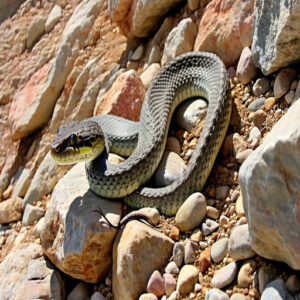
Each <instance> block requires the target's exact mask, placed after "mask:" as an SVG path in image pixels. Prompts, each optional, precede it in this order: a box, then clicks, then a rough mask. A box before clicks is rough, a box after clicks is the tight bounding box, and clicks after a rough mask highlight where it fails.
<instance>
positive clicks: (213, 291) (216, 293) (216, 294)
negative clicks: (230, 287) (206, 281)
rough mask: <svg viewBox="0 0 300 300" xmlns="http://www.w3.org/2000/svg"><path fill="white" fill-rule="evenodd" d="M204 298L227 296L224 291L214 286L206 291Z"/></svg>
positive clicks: (220, 299) (217, 299) (225, 298)
mask: <svg viewBox="0 0 300 300" xmlns="http://www.w3.org/2000/svg"><path fill="white" fill-rule="evenodd" d="M205 300H229V297H228V295H227V294H226V293H225V292H223V291H221V290H219V289H216V288H215V289H211V290H209V291H208V292H207V293H206V295H205Z"/></svg>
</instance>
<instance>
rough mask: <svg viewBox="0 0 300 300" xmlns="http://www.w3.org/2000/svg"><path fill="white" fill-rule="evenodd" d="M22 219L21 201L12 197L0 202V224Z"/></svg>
mask: <svg viewBox="0 0 300 300" xmlns="http://www.w3.org/2000/svg"><path fill="white" fill-rule="evenodd" d="M21 219H22V199H21V198H19V197H13V198H10V199H7V200H5V201H2V202H0V224H5V223H10V222H15V221H19V220H21Z"/></svg>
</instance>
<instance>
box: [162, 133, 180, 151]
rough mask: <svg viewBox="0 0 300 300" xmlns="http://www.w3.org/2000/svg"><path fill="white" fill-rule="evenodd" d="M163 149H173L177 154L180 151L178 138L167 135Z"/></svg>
mask: <svg viewBox="0 0 300 300" xmlns="http://www.w3.org/2000/svg"><path fill="white" fill-rule="evenodd" d="M165 150H169V151H173V152H175V153H177V154H178V155H179V154H180V152H181V146H180V143H179V141H178V139H177V138H175V137H173V136H171V137H168V139H167V144H166V148H165Z"/></svg>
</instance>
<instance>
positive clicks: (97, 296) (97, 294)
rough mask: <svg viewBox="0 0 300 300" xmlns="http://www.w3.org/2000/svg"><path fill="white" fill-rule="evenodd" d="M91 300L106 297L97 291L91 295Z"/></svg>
mask: <svg viewBox="0 0 300 300" xmlns="http://www.w3.org/2000/svg"><path fill="white" fill-rule="evenodd" d="M91 300H105V297H104V296H103V295H102V294H101V293H99V292H95V293H94V294H93V295H92V296H91Z"/></svg>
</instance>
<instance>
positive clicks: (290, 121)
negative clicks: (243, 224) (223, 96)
mask: <svg viewBox="0 0 300 300" xmlns="http://www.w3.org/2000/svg"><path fill="white" fill-rule="evenodd" d="M299 115H300V102H296V103H295V104H294V105H292V106H291V107H290V109H289V110H288V112H287V113H286V114H285V115H284V116H283V117H282V118H281V119H280V120H279V121H278V122H277V123H276V124H275V126H274V127H273V128H272V130H271V131H270V132H269V133H268V135H267V136H266V137H265V139H264V141H263V143H262V144H261V145H260V146H259V147H258V148H257V149H256V150H254V152H253V153H252V154H251V155H250V156H249V157H248V158H247V160H246V161H245V162H244V163H243V165H242V166H241V168H240V171H239V180H240V186H241V191H242V195H243V202H244V209H245V212H246V217H247V219H248V222H249V229H250V236H251V246H252V248H253V249H254V251H255V252H257V253H258V254H259V255H261V256H263V257H265V258H269V259H274V260H278V261H283V262H285V263H287V264H288V265H290V266H291V267H292V268H294V269H299V268H300V244H299V243H298V240H297V239H296V238H295V237H297V236H299V235H300V231H299V230H300V224H299V218H298V217H297V213H296V211H295V207H298V205H300V203H299V197H298V195H299V186H300V176H299V168H300V164H299V156H300V147H299V143H300V130H299V128H300V119H299Z"/></svg>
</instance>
